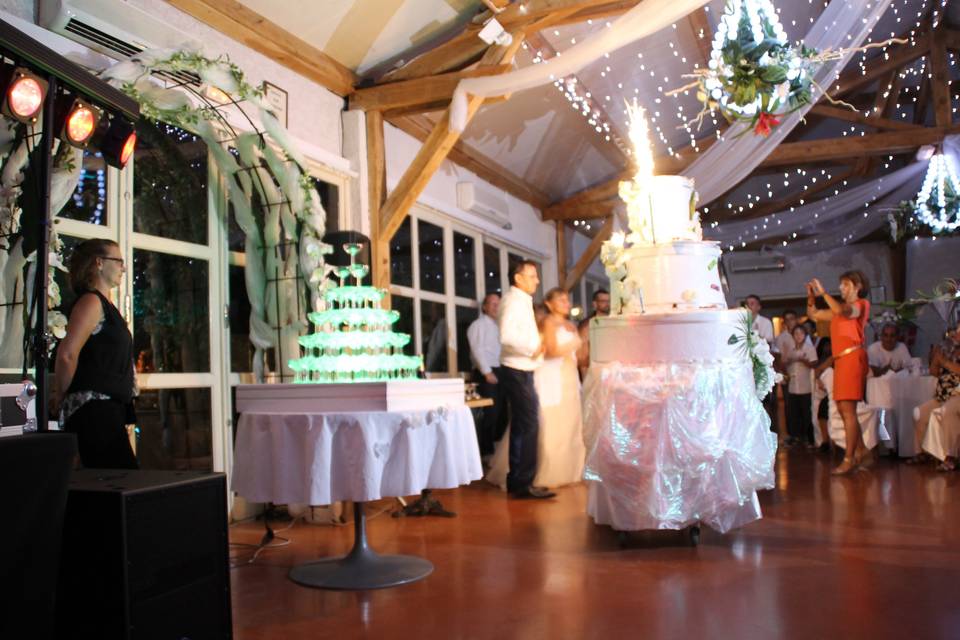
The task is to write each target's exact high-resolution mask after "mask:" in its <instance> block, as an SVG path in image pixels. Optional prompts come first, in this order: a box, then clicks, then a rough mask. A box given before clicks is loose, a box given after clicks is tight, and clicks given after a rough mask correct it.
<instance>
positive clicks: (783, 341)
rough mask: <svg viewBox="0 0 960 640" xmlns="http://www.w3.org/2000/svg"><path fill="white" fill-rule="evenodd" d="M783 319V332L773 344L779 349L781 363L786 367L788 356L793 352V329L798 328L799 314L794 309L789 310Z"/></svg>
mask: <svg viewBox="0 0 960 640" xmlns="http://www.w3.org/2000/svg"><path fill="white" fill-rule="evenodd" d="M781 317H782V318H783V330H782V331H781V332H780V335H778V336H777V338H776V339H775V340H774V341H773V343H774V345H775V346H776V347H777V351H779V352H780V361H781V362H783V363H784V366H786V362H787V356H788V355H789V354H790V352H791V351H793V328H794V327H795V326H797V312H796V311H794V310H793V309H787V310H786V311H784V312H783V316H781ZM764 319H766V318H764ZM772 324H773V323H771V325H772Z"/></svg>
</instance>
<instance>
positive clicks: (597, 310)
mask: <svg viewBox="0 0 960 640" xmlns="http://www.w3.org/2000/svg"><path fill="white" fill-rule="evenodd" d="M608 315H610V293H609V292H608V291H607V290H606V289H597V290H596V291H595V292H594V293H593V311H591V312H590V315H589V316H587V317H586V318H584V319H583V320H581V321H580V324H579V325H577V332H578V333H579V334H580V348H579V349H578V350H577V369H578V370H579V371H580V378H581V379H583V378H584V377H585V376H586V375H587V369H589V368H590V318H593V317H594V316H600V317H603V316H608Z"/></svg>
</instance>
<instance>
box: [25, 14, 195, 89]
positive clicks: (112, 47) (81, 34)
mask: <svg viewBox="0 0 960 640" xmlns="http://www.w3.org/2000/svg"><path fill="white" fill-rule="evenodd" d="M39 24H40V26H41V27H43V28H45V29H49V30H50V31H53V32H54V33H58V34H60V35H62V36H65V37H67V38H70V39H71V40H74V41H76V42H79V43H80V44H82V45H84V46H86V47H89V48H91V49H93V50H95V51H99V52H100V53H104V54H106V55H108V56H110V57H111V58H116V59H118V60H123V59H125V58H129V57H130V56H132V55H135V54H137V53H140V52H141V51H144V50H145V49H174V50H179V49H187V50H191V51H200V49H201V46H200V43H199V41H197V40H195V39H193V38H190V37H189V36H187V35H185V34H184V33H182V32H180V31H178V30H176V29H174V28H173V27H171V26H170V25H168V24H166V23H165V22H162V21H160V20H158V19H156V18H154V17H153V16H151V15H150V14H148V13H145V12H144V11H142V10H140V9H138V8H136V7H133V6H131V5H129V4H128V3H127V2H125V1H123V0H39ZM170 75H171V76H174V77H173V78H171V79H173V80H176V81H179V82H189V83H194V84H199V78H197V76H195V75H194V74H192V73H188V74H170ZM181 76H182V77H181Z"/></svg>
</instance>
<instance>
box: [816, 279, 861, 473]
mask: <svg viewBox="0 0 960 640" xmlns="http://www.w3.org/2000/svg"><path fill="white" fill-rule="evenodd" d="M869 290H870V284H869V282H868V281H867V277H866V276H865V275H863V273H862V272H860V271H847V272H846V273H843V274H841V275H840V297H841V298H842V300H837V299H836V298H834V297H833V296H831V295H830V294H829V293H827V292H826V291H825V290H824V288H823V285H822V284H820V281H819V280H817V279H816V278H814V279H813V280H811V281H810V282H809V283H807V315H808V316H809V317H811V318H814V319H816V320H829V321H830V343H831V347H832V350H833V372H834V373H833V400H834V402H836V404H837V412H838V413H839V414H840V417H841V418H843V430H844V434H845V436H846V445H847V446H846V447H845V452H844V456H843V462H842V463H840V466H839V467H837V468H836V469H834V470H833V474H834V475H843V474H846V473H850V472H851V471H854V470H855V469H857V467H858V466H859V463H860V458H861V456H862V451H861V449H862V447H863V436H862V431H861V429H860V422H859V421H858V420H857V403H858V402H860V401H861V400H863V396H864V390H865V388H866V384H867V372H868V371H869V368H868V366H867V350H866V348H865V345H864V336H863V330H864V327H866V325H867V320H868V319H869V318H870V303H869V302H868V301H867V300H865V298H866V297H867V293H868V292H869ZM817 296H823V300H824V302H826V303H827V306H828V307H830V308H829V309H817V308H816V297H817Z"/></svg>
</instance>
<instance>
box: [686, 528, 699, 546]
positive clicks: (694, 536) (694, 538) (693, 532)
mask: <svg viewBox="0 0 960 640" xmlns="http://www.w3.org/2000/svg"><path fill="white" fill-rule="evenodd" d="M687 535H688V536H689V539H690V546H691V547H696V546H698V545H699V544H700V525H698V524H692V525H690V526H689V527H687Z"/></svg>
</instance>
